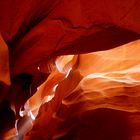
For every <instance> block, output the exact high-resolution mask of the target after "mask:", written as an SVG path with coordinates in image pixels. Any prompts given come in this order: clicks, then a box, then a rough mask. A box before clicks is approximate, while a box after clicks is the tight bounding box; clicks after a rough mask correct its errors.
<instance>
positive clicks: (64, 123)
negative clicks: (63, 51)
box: [25, 40, 140, 140]
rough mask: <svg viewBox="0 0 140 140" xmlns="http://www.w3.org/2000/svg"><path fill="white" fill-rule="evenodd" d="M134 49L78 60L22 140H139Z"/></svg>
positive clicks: (139, 88) (139, 68)
mask: <svg viewBox="0 0 140 140" xmlns="http://www.w3.org/2000/svg"><path fill="white" fill-rule="evenodd" d="M139 44H140V41H139V40H138V41H135V42H132V43H129V44H127V45H124V46H121V47H118V48H115V49H112V50H108V51H101V52H97V53H90V54H81V55H78V57H77V61H76V63H75V65H73V66H72V70H71V71H70V73H69V74H68V76H67V77H65V78H64V80H62V81H60V82H59V83H58V87H57V88H56V91H55V95H54V98H53V99H52V100H51V101H49V102H47V103H44V104H43V105H42V106H41V108H40V110H39V114H38V116H37V118H36V119H35V122H34V126H33V129H32V131H31V132H29V134H28V135H27V136H26V137H25V139H26V140H30V139H35V140H37V139H39V138H41V139H45V140H47V139H48V140H49V139H68V140H69V139H70V140H73V139H78V140H81V139H83V140H84V139H86V138H87V139H91V138H94V139H95V140H96V139H100V140H102V139H104V140H105V139H114V140H128V139H136V140H138V139H137V138H138V137H139V135H140V133H139V132H140V131H139V130H140V124H139V121H138V119H132V118H135V117H136V118H139V116H140V104H139V101H140V99H139V92H140V78H139V77H140V65H139V62H140V58H139V54H138V53H137V52H139V51H140V47H139ZM134 48H135V49H134ZM64 57H66V56H64ZM62 61H63V60H62ZM91 63H92V64H91ZM98 125H99V126H98ZM110 132H111V133H110ZM100 133H101V134H102V135H101V134H100Z"/></svg>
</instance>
